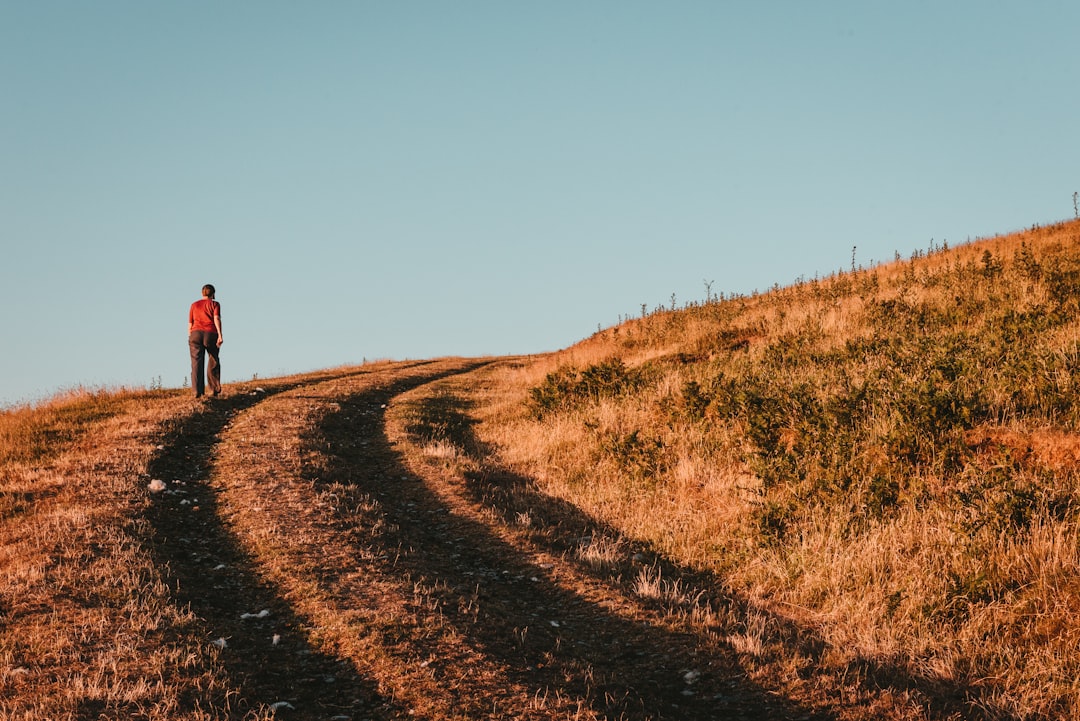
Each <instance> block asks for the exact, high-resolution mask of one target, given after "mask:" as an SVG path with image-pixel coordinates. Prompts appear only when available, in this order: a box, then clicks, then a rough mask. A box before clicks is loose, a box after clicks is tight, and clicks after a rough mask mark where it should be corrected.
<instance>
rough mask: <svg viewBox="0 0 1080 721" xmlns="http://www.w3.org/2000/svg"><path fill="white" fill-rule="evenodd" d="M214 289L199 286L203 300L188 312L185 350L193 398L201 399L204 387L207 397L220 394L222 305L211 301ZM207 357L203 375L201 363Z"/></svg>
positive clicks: (196, 302)
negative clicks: (187, 355)
mask: <svg viewBox="0 0 1080 721" xmlns="http://www.w3.org/2000/svg"><path fill="white" fill-rule="evenodd" d="M215 292H216V291H215V290H214V286H212V285H210V284H207V285H204V286H203V287H202V295H203V297H202V298H201V299H200V300H197V301H195V302H194V303H192V304H191V309H190V310H189V311H188V347H189V349H190V350H191V387H192V389H193V390H194V391H195V397H196V398H202V396H203V393H204V392H205V390H206V384H207V382H209V384H210V395H212V396H216V395H217V394H218V393H221V361H220V360H219V358H218V352H219V349H220V348H221V343H222V341H223V340H224V339H223V338H222V335H221V303H218V302H217V301H216V300H214V293H215ZM207 355H209V356H210V360H209V362H208V363H207V367H206V373H205V375H204V374H203V360H204V359H205V358H206V356H207Z"/></svg>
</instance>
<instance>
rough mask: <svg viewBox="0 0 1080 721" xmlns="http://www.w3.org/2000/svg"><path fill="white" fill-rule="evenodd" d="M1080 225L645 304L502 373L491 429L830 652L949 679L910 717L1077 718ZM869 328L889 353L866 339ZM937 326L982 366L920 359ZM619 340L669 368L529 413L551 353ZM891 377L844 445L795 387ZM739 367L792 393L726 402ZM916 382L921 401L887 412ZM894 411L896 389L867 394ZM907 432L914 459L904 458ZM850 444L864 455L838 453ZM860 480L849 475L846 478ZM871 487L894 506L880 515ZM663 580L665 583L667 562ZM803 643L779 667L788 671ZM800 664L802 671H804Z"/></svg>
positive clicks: (880, 669) (520, 464)
mask: <svg viewBox="0 0 1080 721" xmlns="http://www.w3.org/2000/svg"><path fill="white" fill-rule="evenodd" d="M1078 241H1080V226H1078V225H1077V224H1076V223H1068V224H1063V225H1060V226H1053V227H1050V228H1042V229H1033V230H1031V231H1026V232H1023V233H1019V234H1015V235H1011V236H1005V237H1001V238H994V239H989V240H986V241H980V242H978V243H973V244H970V245H966V246H963V247H960V248H955V249H951V250H947V251H940V250H939V251H937V252H935V253H932V254H929V255H922V256H920V257H918V258H914V259H912V260H910V261H900V262H896V263H890V264H888V265H884V266H881V267H878V268H875V269H872V270H863V271H860V272H858V273H855V274H841V275H838V276H834V277H832V278H828V279H824V280H819V281H813V282H807V283H803V284H799V285H796V286H793V287H791V288H785V289H780V290H777V291H774V292H773V293H770V294H766V295H761V296H755V297H752V298H736V299H731V300H727V301H724V302H722V303H718V304H712V305H710V306H705V307H696V308H688V309H686V310H683V311H678V312H663V313H657V314H654V315H652V316H649V317H646V318H643V319H636V320H633V321H629V322H627V323H625V324H623V325H621V326H619V327H617V328H613V329H608V330H606V331H603V332H601V333H598V334H597V335H596V336H594V337H592V338H590V339H587V340H586V341H583V342H582V343H581V344H579V345H577V346H575V347H573V348H570V349H567V350H566V351H564V352H562V353H559V354H556V355H554V356H552V357H548V358H544V359H541V360H538V361H537V362H535V363H533V364H531V365H529V366H527V367H523V368H513V369H507V370H505V371H503V377H501V378H500V379H498V380H496V381H493V382H492V384H491V385H492V386H493V387H495V388H499V389H502V394H501V396H500V397H499V399H498V400H496V401H492V402H491V403H489V404H488V405H487V407H486V410H485V411H484V417H485V420H484V423H483V424H482V426H481V435H482V437H483V439H484V440H485V441H486V442H488V443H490V444H492V445H493V446H497V447H498V448H499V449H500V453H501V457H502V459H503V461H504V462H505V463H507V464H508V465H510V466H511V467H513V468H515V469H517V470H518V471H519V472H520V473H522V474H524V475H528V476H530V477H532V478H535V479H537V482H538V483H539V484H540V486H541V487H542V488H543V489H544V490H545V491H546V492H548V493H551V494H553V495H556V496H558V497H560V498H564V499H567V500H568V501H571V502H573V503H575V504H576V505H578V506H579V507H581V508H582V509H584V510H586V511H587V512H588V513H590V514H591V515H593V516H595V517H597V518H599V519H603V520H604V521H605V522H607V523H610V524H612V525H613V526H614V527H616V528H618V529H619V530H620V531H622V532H623V533H625V534H626V535H627V536H628V537H631V538H637V539H643V540H647V541H648V542H650V543H651V544H653V546H654V547H655V548H656V549H658V550H659V551H660V552H661V553H663V554H664V555H666V556H668V557H669V558H672V559H676V560H678V561H680V562H683V563H687V564H690V565H692V566H693V567H696V568H700V569H703V570H708V571H711V572H713V573H716V574H717V576H718V578H720V579H722V582H723V583H724V584H725V585H726V586H727V587H729V588H732V589H735V590H737V591H738V592H739V593H740V594H742V595H743V596H744V597H745V598H746V599H747V600H748V601H749V602H750V603H751V604H752V605H753V606H754V607H756V608H758V609H759V613H760V616H756V617H757V618H759V619H760V618H775V619H779V620H782V621H785V622H787V621H790V622H794V623H796V624H797V625H799V626H800V627H802V628H804V629H806V630H807V632H813V633H814V634H815V635H818V636H819V637H820V638H821V639H822V640H823V642H824V643H825V644H827V648H828V652H827V653H826V654H825V655H824V656H822V657H821V658H820V659H819V660H818V661H817V662H815V663H819V664H822V665H821V667H820V668H819V672H821V673H823V674H828V673H829V671H828V669H829V668H830V667H832V668H833V669H835V673H836V674H838V675H840V674H843V673H846V672H844V671H843V669H845V668H851V667H852V665H860V666H862V667H864V668H866V669H869V671H867V672H866V673H870V674H876V675H877V676H878V677H879V678H881V677H883V676H882V675H883V674H884V677H889V678H892V677H896V676H900V677H902V678H905V679H907V680H906V681H903V682H902V683H901V687H902V686H904V685H912V686H914V687H916V688H919V689H921V690H923V691H925V693H926V697H925V698H923V700H922V701H918V699H916V700H915V702H911V701H910V699H905V700H904V703H902V704H901V706H902V707H906V708H904V710H903V711H902V712H900V711H895V710H894V711H892V712H890V713H901V715H904V714H906V716H904V717H911V718H921V717H923V716H924V715H925V714H928V713H929V714H934V713H949V712H950V711H949V709H954V708H955V709H962V711H961V712H962V713H963V714H965V715H966V714H971V715H973V716H985V717H988V718H1001V719H1011V718H1040V719H1055V718H1065V717H1071V716H1072V715H1075V714H1076V713H1080V692H1078V690H1077V688H1076V685H1075V683H1074V679H1075V678H1076V677H1077V676H1078V675H1080V653H1078V649H1080V646H1077V640H1078V638H1080V623H1078V622H1077V620H1076V618H1075V616H1074V615H1072V614H1070V613H1069V612H1068V610H1067V609H1069V608H1070V607H1073V604H1074V603H1075V601H1076V598H1077V595H1078V593H1080V584H1078V582H1077V581H1076V579H1077V578H1080V573H1078V572H1080V545H1078V543H1077V540H1078V539H1077V536H1076V532H1075V528H1076V521H1077V509H1078V508H1080V485H1078V483H1080V467H1078V465H1077V461H1078V459H1080V451H1078V450H1077V449H1078V448H1080V445H1078V444H1080V440H1078V438H1080V416H1078V414H1077V413H1076V411H1075V410H1073V408H1074V406H1073V404H1072V400H1071V398H1073V397H1074V395H1075V390H1076V389H1077V382H1078V380H1080V378H1078V376H1077V375H1076V373H1077V371H1078V370H1080V366H1077V365H1076V364H1074V361H1073V359H1074V358H1077V357H1078V355H1077V354H1078V353H1080V344H1078V339H1080V334H1078V332H1077V330H1078V328H1080V318H1078V311H1077V305H1076V303H1075V301H1074V300H1072V298H1073V297H1074V296H1073V292H1074V291H1073V290H1072V289H1073V288H1074V287H1076V276H1075V268H1077V267H1078V265H1080V257H1078V255H1077V248H1078V247H1080V243H1078ZM960 307H962V308H963V309H964V310H963V311H962V312H957V311H956V310H955V309H957V308H960ZM882 309H885V312H884V313H883V312H882ZM920 314H921V315H920ZM907 318H914V319H915V323H916V325H911V324H910V323H909V321H907V320H906V319H907ZM919 318H923V319H924V320H921V321H920V320H918V319H919ZM950 318H955V320H949V319H950ZM918 323H923V324H924V325H921V326H920V325H918ZM939 339H940V340H939ZM860 343H861V344H862V346H864V347H866V348H867V349H868V350H867V351H865V352H862V351H860V352H852V351H851V350H850V349H852V348H859V347H860V346H859V345H858V344H860ZM889 343H892V344H893V346H892V347H895V348H901V349H903V348H907V347H910V348H913V349H915V348H919V347H921V348H922V350H913V351H912V352H911V353H912V355H910V358H911V360H910V361H904V362H905V363H908V364H909V365H908V366H907V370H906V371H905V370H903V369H904V367H905V366H903V365H901V366H899V367H900V373H906V374H907V375H906V376H903V375H896V373H897V371H895V370H894V368H896V367H897V366H895V365H891V364H893V363H895V361H892V360H889V357H888V356H887V355H880V356H879V355H875V353H877V351H874V350H870V349H873V348H879V347H886V348H888V347H890V346H889V345H888V344H889ZM935 343H942V344H961V343H962V344H966V345H956V346H955V347H956V348H963V349H966V350H965V351H964V352H965V353H966V354H967V355H966V356H958V355H957V354H955V353H953V352H952V351H940V352H941V356H940V357H941V359H942V360H941V361H933V362H941V363H948V362H950V358H953V359H955V358H960V361H958V362H963V363H968V364H970V365H969V366H955V367H954V368H953V369H949V370H946V375H944V376H934V375H930V376H928V377H923V376H921V375H920V374H921V373H923V372H930V371H929V370H926V369H921V368H919V363H920V360H919V359H920V358H926V357H933V356H934V354H936V353H939V350H937V348H936V347H935V346H934V345H933V344H935ZM920 344H921V346H920ZM944 347H952V346H951V345H946V346H944ZM901 352H902V353H907V352H908V351H906V350H901ZM920 354H921V355H920ZM611 358H619V359H621V360H622V361H623V362H625V364H626V366H627V367H628V368H630V369H631V370H634V369H638V370H640V371H641V372H643V373H645V374H646V376H647V378H648V380H647V382H646V383H645V384H644V385H643V386H641V387H639V388H637V389H632V388H629V387H628V389H627V390H625V391H620V392H614V393H611V394H608V395H603V394H602V395H600V396H597V397H592V398H585V399H582V400H578V401H575V402H571V403H569V404H568V405H565V406H563V407H562V409H561V410H557V411H554V412H547V413H543V414H542V415H541V416H540V417H539V418H538V417H537V416H536V414H535V413H534V412H533V411H532V410H530V407H532V408H535V405H531V401H530V392H531V391H532V389H536V388H538V387H540V386H541V385H543V384H544V383H545V382H547V383H548V384H549V386H550V385H551V381H550V379H551V374H553V373H556V372H561V373H563V376H562V377H566V375H565V371H561V370H560V369H566V368H571V369H577V371H578V372H579V373H580V372H581V369H588V368H589V367H595V366H597V365H598V364H602V363H606V362H608V361H609V360H610V359H611ZM1025 364H1027V365H1025ZM942 367H945V366H942ZM965 368H967V370H965ZM957 369H959V370H957ZM1021 369H1028V370H1024V371H1021ZM931 370H932V369H931ZM934 372H935V373H936V372H937V371H934ZM951 373H960V374H961V375H960V376H958V377H957V378H956V380H952V378H953V376H951V375H948V374H951ZM963 373H970V374H971V375H970V376H968V377H965V376H964V375H962V374H963ZM578 377H579V378H583V377H584V376H580V375H579V376H578ZM882 378H890V379H895V380H890V383H892V384H893V385H890V386H889V388H890V389H892V390H889V391H888V393H890V394H893V395H888V396H886V395H881V396H875V395H873V393H875V392H878V391H874V390H870V391H869V393H870V395H867V396H865V400H864V401H862V403H863V404H864V405H863V406H859V407H858V408H856V413H857V414H862V415H855V416H854V418H855V420H852V421H848V423H849V426H848V431H843V426H840V427H839V428H840V430H841V431H843V432H847V433H850V434H851V440H850V441H849V442H846V443H847V445H846V446H842V445H838V446H837V449H836V450H835V451H831V450H828V449H822V447H821V446H818V445H814V444H812V443H811V440H810V439H812V438H814V437H818V436H814V435H812V434H813V433H816V431H814V430H813V426H812V425H808V424H815V423H823V424H824V423H826V422H830V421H828V419H827V418H826V417H824V416H822V417H817V418H816V417H815V416H813V415H806V414H807V413H808V411H807V410H806V409H807V408H811V407H816V406H812V405H806V406H802V407H800V406H798V405H797V404H796V403H797V402H796V401H790V400H787V399H790V398H791V396H789V395H785V394H787V393H792V392H794V393H804V394H808V395H807V396H806V397H807V398H808V399H810V400H809V402H810V403H811V404H816V403H819V402H820V403H821V404H823V405H821V408H829V407H830V406H828V403H830V402H833V401H829V400H827V399H828V398H829V396H830V394H832V393H836V392H839V389H843V388H858V387H859V386H860V385H864V386H865V387H867V388H872V387H873V385H872V384H873V383H874V382H878V381H879V379H882ZM935 378H940V380H937V381H936V383H937V385H935V381H934V379H935ZM545 379H548V380H547V381H545ZM744 379H745V380H744ZM759 379H760V380H759ZM582 382H584V381H582ZM727 382H731V383H734V384H735V385H733V386H731V388H732V389H733V390H732V391H724V392H725V393H727V392H731V393H735V394H738V393H743V392H745V389H746V388H762V389H764V392H765V396H764V397H763V398H762V399H761V400H753V399H751V400H748V401H746V403H749V405H744V406H740V407H741V408H743V409H744V410H743V411H742V412H741V413H750V414H764V413H766V412H767V411H766V410H763V409H765V408H767V407H766V406H762V405H759V404H760V403H765V402H768V403H772V402H776V403H777V404H778V406H777V412H776V415H775V416H766V415H761V416H760V418H761V420H760V421H754V420H753V418H752V417H749V418H748V416H746V415H738V416H735V415H730V416H729V415H727V414H726V411H725V410H724V408H723V407H722V405H721V403H722V402H725V400H724V399H725V398H727V396H724V395H723V394H722V393H720V392H719V389H721V388H725V387H726V386H722V385H721V384H723V383H727ZM688 383H693V384H696V385H695V386H694V387H693V388H691V387H690V386H689V385H688ZM752 384H758V385H752ZM841 384H843V385H841ZM947 384H951V385H947ZM963 384H966V386H964V385H963ZM770 386H771V387H772V388H775V399H776V400H775V401H773V400H771V399H770V398H769V391H768V389H769V388H770ZM878 386H879V387H881V388H882V391H881V392H884V389H885V386H884V385H883V384H881V383H880V382H878ZM965 387H966V388H967V389H969V390H967V391H964V390H960V389H961V388H965ZM952 388H956V389H957V390H956V391H955V392H956V393H957V395H955V396H952V398H953V400H951V401H949V403H951V405H949V406H948V408H949V409H951V410H947V411H943V412H946V413H955V414H956V415H955V418H954V417H952V416H947V417H941V416H934V415H930V412H929V411H925V412H924V411H922V410H920V405H919V404H920V403H924V404H932V403H936V402H938V399H939V398H941V397H942V395H941V393H942V391H943V389H945V390H948V392H950V393H952V392H954V391H952V390H949V389H952ZM903 393H908V394H910V397H911V398H912V400H911V401H910V403H911V404H912V405H910V406H901V407H904V408H911V409H912V412H913V413H914V415H913V416H907V417H905V416H904V415H895V413H896V411H889V410H887V409H888V408H890V407H891V406H890V405H889V404H890V403H895V402H901V401H899V400H897V399H901V398H906V396H902V395H900V394H903ZM965 393H969V395H965ZM919 394H923V395H919ZM926 394H928V395H926ZM732 397H738V396H732ZM841 398H842V397H841ZM816 399H826V400H821V401H818V400H816ZM920 399H921V400H920ZM740 402H742V401H740ZM802 402H806V401H802ZM902 402H903V403H908V401H906V400H903V401H902ZM963 403H971V404H972V405H971V406H970V407H971V408H972V410H971V411H970V412H969V411H968V410H965V406H963V405H962V404H963ZM784 404H789V405H790V408H791V410H790V411H785V410H783V408H784ZM957 404H961V405H957ZM870 407H875V408H880V409H881V410H880V411H878V412H877V413H873V412H871V413H865V411H863V410H860V409H865V408H870ZM923 407H924V408H925V406H923ZM944 407H945V406H942V408H944ZM818 412H820V411H818ZM937 412H938V411H934V413H937ZM969 413H970V414H969ZM785 414H789V415H787V416H785ZM889 414H893V415H889ZM773 418H775V421H774V420H773ZM785 418H788V419H789V420H788V421H785V420H784V419H785ZM755 422H760V423H762V424H772V423H775V425H762V426H759V427H756V429H755V427H753V425H752V424H753V423H755ZM748 423H749V424H750V427H749V428H748ZM851 424H856V425H851ZM920 424H927V425H920ZM822 427H824V426H822ZM748 430H749V431H750V433H749V434H748ZM755 434H757V435H755ZM904 439H910V440H904ZM935 444H936V445H935ZM843 448H846V451H843V450H842V449H843ZM899 449H909V450H903V451H902V452H904V453H912V454H915V455H912V457H911V458H912V460H910V461H906V462H901V461H900V460H899V459H900V457H899V456H897V455H896V454H897V453H898V452H901V450H899ZM838 452H839V453H846V454H848V455H846V456H843V455H825V454H826V453H829V454H833V453H838ZM818 468H820V469H821V470H816V469H818ZM784 469H786V470H784ZM763 473H764V474H765V475H763ZM798 478H803V479H805V480H801V481H798V482H796V480H797V479H798ZM836 479H845V480H843V481H842V482H843V484H844V486H845V487H848V488H850V491H848V492H847V494H845V492H843V491H832V490H828V489H829V488H831V487H833V486H832V484H834V483H839V482H840V481H838V480H836ZM859 493H866V494H869V495H867V496H866V498H868V499H870V501H871V503H872V504H876V505H871V506H870V507H869V508H870V509H871V510H870V511H868V510H867V509H868V507H867V506H866V505H864V504H865V501H862V500H860V498H859V496H858V495H857V494H859ZM875 509H876V510H875ZM639 583H640V585H641V586H642V590H643V591H645V592H648V593H652V594H660V593H662V592H663V591H662V588H660V587H659V586H658V582H657V579H654V578H648V577H642V578H641V579H639ZM767 627H768V624H764V625H763V623H761V622H749V621H748V626H747V630H746V631H745V632H742V633H737V634H732V636H731V642H732V644H733V645H734V646H735V647H736V648H738V649H740V650H743V651H745V652H746V653H747V654H749V655H751V656H755V657H759V658H760V657H763V656H764V655H767V654H765V653H764V650H763V649H765V648H767V647H769V648H772V647H774V646H775V642H770V641H769V633H768V628H767ZM774 641H775V640H774ZM772 652H773V651H772V650H770V653H772ZM792 658H794V657H792ZM780 663H782V661H777V660H776V659H773V660H771V661H769V662H767V663H766V662H762V665H761V666H760V668H761V669H762V673H773V674H775V673H778V672H779V666H778V664H780ZM795 666H798V664H797V663H796V664H795ZM793 668H794V667H793ZM874 669H877V670H876V671H875V670H874ZM792 674H793V675H792V676H791V677H790V678H789V680H790V682H791V684H792V686H795V685H797V684H798V683H799V681H798V678H797V677H796V676H801V675H802V672H801V671H794V670H793V671H792Z"/></svg>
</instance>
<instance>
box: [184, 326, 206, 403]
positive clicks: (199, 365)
mask: <svg viewBox="0 0 1080 721" xmlns="http://www.w3.org/2000/svg"><path fill="white" fill-rule="evenodd" d="M188 350H189V351H191V389H192V390H193V391H195V397H196V398H199V397H201V396H202V394H203V392H204V391H205V390H206V382H205V380H204V376H203V359H204V358H205V357H206V346H205V345H203V333H202V332H200V331H197V330H196V331H192V332H191V335H189V336H188Z"/></svg>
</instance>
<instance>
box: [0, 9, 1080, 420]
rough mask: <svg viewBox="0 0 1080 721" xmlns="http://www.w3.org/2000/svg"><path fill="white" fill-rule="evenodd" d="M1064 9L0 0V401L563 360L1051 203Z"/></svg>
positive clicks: (1060, 130)
mask: <svg viewBox="0 0 1080 721" xmlns="http://www.w3.org/2000/svg"><path fill="white" fill-rule="evenodd" d="M1078 31H1080V3H1076V2H1071V1H1070V2H1064V1H1062V2H1039V1H1038V0H1036V1H1034V2H1023V3H1021V2H1009V3H1004V2H920V1H918V0H915V1H912V2H905V3H894V2H889V3H886V2H865V1H857V2H856V1H851V2H813V3H811V2H766V1H762V2H749V1H747V2H724V1H722V0H713V1H711V2H678V1H673V2H635V1H633V0H618V1H612V2H606V1H600V0H594V1H585V2H577V1H574V2H561V1H558V0H545V1H544V2H532V3H526V2H504V1H495V0H492V1H491V2H472V1H469V0H464V1H462V2H441V1H439V2H409V1H401V2H399V1H396V0H395V1H391V0H387V1H385V2H374V1H371V2H361V1H359V0H357V1H356V2H311V3H299V2H267V1H259V2H254V1H251V2H241V1H237V2H198V1H196V2H192V1H190V0H185V1H184V2H171V3H167V2H144V1H143V0H131V1H129V2H115V1H111V0H101V1H99V2H82V1H81V0H80V1H77V2H76V1H72V2H55V1H52V0H34V1H33V2H23V1H21V0H0V239H2V240H0V242H2V243H3V254H2V260H0V281H2V283H3V291H4V294H5V297H6V301H7V310H6V312H5V314H4V315H5V326H6V338H5V341H4V343H3V349H2V352H0V405H3V404H5V403H12V402H16V401H20V400H30V399H33V398H37V397H40V396H41V395H43V394H49V393H52V392H54V391H56V390H59V389H63V388H68V387H71V386H74V385H78V384H84V385H90V386H101V385H105V386H114V385H136V386H143V385H148V384H150V383H153V382H155V381H156V380H157V379H160V380H161V382H162V383H163V384H164V385H165V386H167V387H176V386H180V385H182V384H183V383H184V382H185V381H186V378H187V373H188V370H189V367H188V366H189V363H188V359H187V347H186V316H187V308H188V305H189V304H190V303H191V301H193V300H196V299H197V297H198V294H199V289H200V288H201V286H202V285H203V284H204V283H213V284H215V285H216V286H217V288H218V300H219V301H221V303H222V305H223V309H224V312H223V315H224V321H225V338H226V342H225V346H224V349H223V355H222V358H223V367H224V372H225V373H224V375H225V381H226V382H228V381H230V380H246V379H249V378H251V377H252V375H253V374H259V375H260V376H269V375H278V374H281V373H285V372H292V371H303V370H311V369H316V368H324V367H328V366H334V365H340V364H344V363H352V362H359V361H361V360H362V359H364V358H368V359H374V358H426V357H433V356H440V355H450V354H455V355H484V354H494V355H502V354H517V353H531V352H539V351H546V350H555V349H558V348H562V347H566V346H568V345H570V344H572V343H574V342H576V341H577V340H579V339H581V338H583V337H585V336H587V335H589V334H591V333H592V332H594V331H595V330H596V328H597V326H598V325H603V326H609V325H612V324H614V323H616V322H617V321H618V320H619V317H620V316H622V315H631V314H637V313H640V309H641V305H642V304H647V305H648V306H649V307H650V308H652V307H655V306H656V305H660V304H667V303H669V302H670V298H671V295H672V294H673V293H674V294H675V296H676V299H677V302H678V303H679V304H680V305H681V304H682V303H683V302H685V301H687V300H694V299H703V298H704V296H705V282H706V281H709V282H712V283H713V285H712V290H713V292H714V293H715V292H724V293H731V292H749V291H752V290H754V289H766V288H768V287H769V286H772V285H773V284H774V283H780V284H781V285H784V284H787V283H790V282H792V281H793V280H794V279H796V278H798V277H799V276H806V277H812V276H813V275H814V274H815V273H821V274H826V273H829V272H831V271H833V270H835V269H838V268H842V267H847V266H850V263H851V252H852V247H853V246H855V247H857V251H856V256H857V261H858V262H859V263H861V264H862V263H865V264H869V263H870V262H872V261H880V260H885V259H891V258H892V257H893V255H894V253H895V252H897V251H899V252H900V253H901V254H903V255H904V256H907V255H910V253H911V252H912V251H913V250H915V249H917V248H926V247H928V245H929V244H930V241H931V239H934V241H935V242H936V243H940V242H941V241H942V240H947V241H948V242H950V243H957V242H962V241H964V240H966V239H968V238H969V237H971V238H973V237H976V236H982V235H992V234H996V233H1000V232H1007V231H1011V230H1015V229H1018V228H1022V227H1027V226H1030V225H1033V224H1036V223H1039V224H1042V223H1048V222H1053V221H1056V220H1061V219H1065V218H1070V217H1072V216H1073V205H1072V202H1073V201H1072V194H1073V192H1074V191H1076V190H1080V92H1078V89H1080V50H1078V49H1077V47H1078V46H1077V42H1076V37H1077V32H1078Z"/></svg>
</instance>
